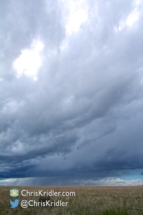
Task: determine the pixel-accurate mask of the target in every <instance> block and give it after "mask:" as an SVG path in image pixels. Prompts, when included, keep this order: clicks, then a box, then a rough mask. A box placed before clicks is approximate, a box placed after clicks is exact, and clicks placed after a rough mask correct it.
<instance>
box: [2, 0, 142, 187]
mask: <svg viewBox="0 0 143 215" xmlns="http://www.w3.org/2000/svg"><path fill="white" fill-rule="evenodd" d="M87 3H88V7H89V14H88V17H89V19H88V21H87V22H86V23H84V24H82V26H81V30H80V31H78V32H75V33H73V34H72V35H70V36H69V35H66V26H65V20H64V16H65V17H66V13H65V14H64V11H63V2H60V1H40V3H39V1H30V2H25V1H5V2H3V3H2V2H1V7H0V8H1V10H2V8H3V11H2V13H1V14H2V15H1V16H2V19H1V20H2V21H1V23H0V25H1V27H0V28H1V38H2V40H1V46H2V49H1V56H0V57H1V62H2V64H1V71H2V72H1V79H0V80H1V87H0V90H1V102H0V107H1V123H0V128H1V134H0V141H1V151H0V156H1V160H2V162H1V178H5V179H6V178H22V177H23V178H26V177H35V178H33V179H31V182H28V183H33V184H40V183H41V184H44V185H46V183H47V184H48V185H50V184H68V183H69V184H76V183H77V184H80V181H82V180H90V179H92V180H93V181H94V179H96V181H97V180H98V179H99V178H100V179H102V178H105V177H120V176H122V175H123V174H125V173H128V172H130V171H131V170H137V169H143V165H142V164H143V159H142V157H143V156H142V155H143V145H142V141H143V134H142V127H143V93H142V87H143V75H142V72H143V65H142V55H143V51H142V50H143V49H142V47H143V40H142V38H143V30H142V29H143V26H142V25H143V24H142V22H141V20H142V14H143V13H142V10H141V9H140V8H138V10H139V13H140V16H139V20H138V21H137V22H136V23H135V24H134V25H133V26H132V27H129V26H127V25H126V19H127V17H128V15H129V14H130V13H131V12H132V10H134V8H135V7H137V6H135V2H133V1H129V2H128V3H127V2H126V3H125V2H124V1H120V2H119V1H114V2H110V1H108V2H107V3H106V4H103V2H99V1H96V2H92V1H90V2H87ZM65 19H66V18H65ZM121 21H122V22H124V26H122V28H123V29H120V30H119V26H120V22H121ZM33 39H40V40H41V41H42V42H43V44H44V50H43V62H42V66H41V68H40V69H39V71H38V75H37V77H38V80H37V81H33V80H32V79H30V78H29V77H27V76H26V75H23V76H22V77H20V78H17V77H16V71H15V70H14V69H13V68H12V63H13V61H14V60H15V59H16V58H18V56H19V55H20V53H21V51H22V50H23V49H25V48H29V46H30V45H31V42H32V41H33ZM64 42H65V44H66V46H65V48H64V49H62V48H61V46H62V44H64ZM37 177H45V178H43V179H42V178H37ZM47 178H48V179H47ZM22 183H26V182H24V181H23V182H22ZM90 183H91V182H89V184H90Z"/></svg>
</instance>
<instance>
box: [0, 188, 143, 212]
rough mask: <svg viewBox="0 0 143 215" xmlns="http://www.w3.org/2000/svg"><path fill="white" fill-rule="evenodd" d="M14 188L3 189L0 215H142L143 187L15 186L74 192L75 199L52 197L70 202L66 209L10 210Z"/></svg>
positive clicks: (73, 197) (31, 208)
mask: <svg viewBox="0 0 143 215" xmlns="http://www.w3.org/2000/svg"><path fill="white" fill-rule="evenodd" d="M11 188H13V187H8V186H3V187H0V196H1V198H0V215H47V214H49V215H50V214H51V215H96V214H97V215H102V214H103V215H119V214H121V215H141V214H143V186H136V187H94V186H77V187H76V186H74V187H73V186H68V187H56V186H55V187H17V186H16V187H15V188H17V189H19V190H22V189H27V190H28V191H33V190H41V189H42V190H43V191H46V190H48V191H50V190H54V191H61V192H66V191H74V192H75V193H76V196H70V197H58V196H56V197H51V198H52V199H53V200H55V201H56V200H58V199H59V200H62V201H65V202H66V201H68V206H67V207H66V206H65V207H28V208H26V209H23V208H21V207H20V206H18V207H17V208H14V209H11V208H10V204H9V200H10V199H11V200H13V199H12V198H11V197H10V196H9V190H10V189H11ZM17 199H19V200H22V199H26V200H30V199H35V200H36V201H37V202H38V200H39V197H34V196H32V197H23V196H21V195H20V196H19V197H17Z"/></svg>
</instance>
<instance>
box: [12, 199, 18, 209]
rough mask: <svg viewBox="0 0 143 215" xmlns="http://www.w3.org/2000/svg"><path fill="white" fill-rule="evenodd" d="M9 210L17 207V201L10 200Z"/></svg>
mask: <svg viewBox="0 0 143 215" xmlns="http://www.w3.org/2000/svg"><path fill="white" fill-rule="evenodd" d="M10 205H11V208H16V207H17V206H18V205H19V200H18V199H15V201H11V200H10Z"/></svg>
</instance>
